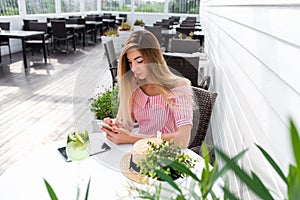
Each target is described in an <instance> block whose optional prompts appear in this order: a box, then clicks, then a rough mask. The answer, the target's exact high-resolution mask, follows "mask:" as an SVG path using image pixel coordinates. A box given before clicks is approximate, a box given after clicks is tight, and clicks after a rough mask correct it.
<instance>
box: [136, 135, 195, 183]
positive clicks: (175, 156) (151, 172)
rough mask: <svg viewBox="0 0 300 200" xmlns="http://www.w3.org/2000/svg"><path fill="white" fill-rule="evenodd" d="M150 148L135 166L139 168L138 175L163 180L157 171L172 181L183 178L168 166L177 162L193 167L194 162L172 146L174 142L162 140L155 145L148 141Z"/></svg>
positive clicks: (182, 174) (178, 171)
mask: <svg viewBox="0 0 300 200" xmlns="http://www.w3.org/2000/svg"><path fill="white" fill-rule="evenodd" d="M148 144H149V145H150V148H148V149H147V150H146V151H145V152H144V155H145V158H144V159H142V160H141V161H140V162H139V163H137V165H138V166H139V167H140V173H141V174H144V175H146V176H149V177H152V178H154V179H158V180H163V178H162V177H161V176H160V175H159V173H158V171H160V170H161V171H162V172H163V173H165V174H166V175H169V176H170V177H171V178H172V179H173V180H176V179H177V178H180V177H183V176H184V173H182V172H181V171H180V170H177V169H175V168H173V167H172V165H170V164H171V163H173V162H175V161H176V162H179V163H181V164H184V165H185V166H187V167H188V168H192V167H194V165H195V161H194V160H192V158H191V157H190V156H189V155H187V154H185V153H183V152H181V148H180V147H178V146H174V142H173V141H172V140H171V141H165V140H163V141H162V143H161V144H158V145H156V144H155V143H154V142H152V141H148Z"/></svg>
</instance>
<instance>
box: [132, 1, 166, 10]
mask: <svg viewBox="0 0 300 200" xmlns="http://www.w3.org/2000/svg"><path fill="white" fill-rule="evenodd" d="M134 4H135V9H134V11H135V12H151V13H163V12H164V5H165V1H160V0H152V1H135V3H134Z"/></svg>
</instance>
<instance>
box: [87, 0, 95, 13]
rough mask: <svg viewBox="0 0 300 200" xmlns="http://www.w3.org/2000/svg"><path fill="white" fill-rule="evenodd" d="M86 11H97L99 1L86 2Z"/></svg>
mask: <svg viewBox="0 0 300 200" xmlns="http://www.w3.org/2000/svg"><path fill="white" fill-rule="evenodd" d="M84 11H97V0H85V1H84Z"/></svg>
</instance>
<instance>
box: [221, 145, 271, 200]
mask: <svg viewBox="0 0 300 200" xmlns="http://www.w3.org/2000/svg"><path fill="white" fill-rule="evenodd" d="M217 152H218V154H219V155H220V157H221V158H222V159H223V160H224V161H225V162H226V163H227V165H228V166H229V167H230V168H231V169H232V170H233V171H234V173H235V174H236V175H237V176H238V177H239V178H240V180H241V181H242V182H244V183H245V184H246V185H247V186H248V188H249V189H251V190H252V191H253V192H254V193H255V194H257V195H258V196H259V197H261V198H262V199H264V200H269V199H270V200H273V197H272V195H271V194H270V192H269V191H268V190H266V189H265V187H259V186H258V185H257V184H256V181H254V180H253V179H252V178H251V177H250V176H249V175H248V174H247V173H246V172H245V171H244V170H243V169H241V168H240V167H239V166H238V165H237V164H236V163H235V161H233V160H232V159H230V158H229V157H228V156H227V155H226V154H224V153H223V152H222V151H220V150H218V149H217Z"/></svg>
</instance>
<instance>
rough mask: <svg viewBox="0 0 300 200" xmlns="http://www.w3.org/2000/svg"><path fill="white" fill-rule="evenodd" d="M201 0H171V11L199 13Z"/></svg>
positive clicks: (169, 6) (169, 10)
mask: <svg viewBox="0 0 300 200" xmlns="http://www.w3.org/2000/svg"><path fill="white" fill-rule="evenodd" d="M199 6H200V0H170V1H169V5H168V8H169V9H168V12H169V13H188V14H199Z"/></svg>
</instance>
